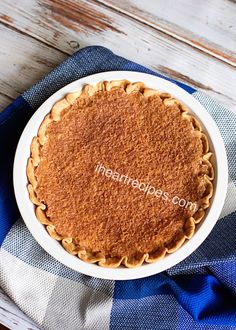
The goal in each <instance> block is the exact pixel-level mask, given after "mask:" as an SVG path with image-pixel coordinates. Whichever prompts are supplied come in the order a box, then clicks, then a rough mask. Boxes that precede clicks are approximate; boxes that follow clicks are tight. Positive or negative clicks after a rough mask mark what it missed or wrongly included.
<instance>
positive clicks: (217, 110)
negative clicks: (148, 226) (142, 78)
mask: <svg viewBox="0 0 236 330" xmlns="http://www.w3.org/2000/svg"><path fill="white" fill-rule="evenodd" d="M111 70H130V71H140V72H146V73H150V74H153V75H156V76H160V75H159V74H158V73H156V72H153V71H151V70H149V69H147V68H145V67H143V66H140V65H138V64H136V63H133V62H131V61H128V60H127V59H125V58H122V57H120V56H117V55H115V54H113V53H112V52H111V51H110V50H108V49H106V48H103V47H97V46H92V47H87V48H84V49H81V50H80V51H78V52H77V53H75V54H74V55H73V56H71V57H70V58H68V59H67V60H66V61H65V62H63V63H62V64H61V65H60V66H58V67H57V68H56V69H55V70H54V71H52V72H51V73H50V74H49V75H47V76H46V77H45V78H44V79H42V80H41V81H40V82H38V83H37V84H36V85H34V86H33V87H31V88H30V89H29V90H28V91H26V92H25V93H24V94H23V95H22V96H20V97H18V98H17V99H16V100H15V101H14V102H13V103H12V104H11V105H10V106H9V107H8V108H6V109H5V110H4V111H3V113H2V114H1V116H0V137H1V138H0V143H1V162H0V230H1V231H0V245H1V249H0V255H1V264H0V267H1V268H0V286H1V287H2V288H3V290H4V291H5V292H6V293H7V294H8V295H9V296H10V297H11V298H12V300H13V301H14V302H15V303H16V304H17V305H18V306H19V307H20V308H21V310H22V311H23V312H25V313H26V314H27V315H28V316H29V317H30V318H32V319H33V320H34V321H35V322H36V323H37V324H38V326H39V327H40V328H42V329H52V330H54V329H57V330H65V329H70V330H73V329H76V330H89V329H91V330H105V329H111V330H112V329H116V330H119V329H120V330H123V329H130V330H138V329H140V330H144V329H148V330H149V329H150V330H152V329H157V330H162V329H163V330H164V329H165V330H171V329H181V330H184V329H192V330H194V329H198V330H200V329H204V330H208V329H209V330H213V329H218V330H220V329H221V330H225V329H236V230H235V227H236V186H235V184H236V161H235V154H236V116H235V114H234V113H232V112H230V111H228V110H227V109H225V108H223V107H222V106H220V105H219V104H217V103H216V102H215V101H214V100H212V99H211V98H210V97H208V96H206V95H205V94H203V93H201V92H198V91H196V90H195V89H193V88H191V87H189V86H187V85H184V84H182V83H179V82H177V81H173V80H172V81H173V82H174V83H176V84H178V85H179V86H181V87H182V88H183V89H185V90H186V91H187V92H188V93H190V94H192V95H193V97H195V98H196V99H197V100H198V101H199V102H200V103H201V104H202V105H203V106H204V107H205V108H206V109H207V111H209V113H210V114H211V116H212V117H213V119H214V120H215V122H216V123H217V125H218V127H219V129H220V131H221V134H222V137H223V139H224V143H225V146H226V150H227V156H228V162H229V183H228V192H227V198H226V202H225V205H224V209H223V211H222V214H221V217H220V220H218V222H217V224H216V226H215V227H214V229H213V231H212V233H211V234H210V235H209V237H208V238H207V239H206V240H205V242H204V243H203V244H202V245H201V246H200V247H199V248H198V249H197V250H196V251H195V252H194V253H193V254H192V255H190V256H189V257H188V258H187V259H185V260H184V261H182V262H181V263H179V264H178V265H176V266H175V267H173V268H171V269H169V270H168V271H166V272H163V273H161V274H158V275H154V276H151V277H148V278H144V279H138V280H131V281H110V280H101V279H97V278H92V277H89V276H85V275H83V274H80V273H78V272H75V271H73V270H71V269H69V268H67V267H65V266H64V265H62V264H61V263H59V262H58V261H56V260H55V259H54V258H52V257H51V256H50V255H48V254H47V253H46V252H45V251H44V250H43V249H42V248H41V247H40V246H39V245H38V243H37V242H36V241H35V240H34V239H33V237H32V236H31V234H30V233H29V231H28V229H27V228H26V226H25V225H24V222H23V221H22V219H21V218H20V214H19V211H18V209H17V206H16V202H15V199H14V193H13V186H12V165H13V157H14V152H15V149H16V144H17V141H18V139H19V136H20V134H21V132H22V130H23V128H24V126H25V125H26V123H27V121H28V120H29V118H30V117H31V115H32V114H33V112H34V111H35V110H36V109H37V108H38V107H39V106H40V105H41V104H42V103H43V102H44V101H45V100H46V99H47V98H48V97H49V96H50V95H52V94H53V93H54V92H56V91H57V90H58V89H60V88H62V87H63V86H65V85H67V84H68V83H70V82H72V81H74V80H76V79H79V78H82V77H84V76H87V75H90V74H94V73H98V72H102V71H111ZM161 77H163V76H161ZM164 78H165V77H164ZM165 79H168V78H165ZM169 80H170V79H169ZM20 175H21V173H19V176H20ZM137 272H138V269H137Z"/></svg>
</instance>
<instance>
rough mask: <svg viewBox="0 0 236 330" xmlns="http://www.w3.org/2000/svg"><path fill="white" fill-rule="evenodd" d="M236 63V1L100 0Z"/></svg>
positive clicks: (220, 57) (177, 37)
mask: <svg viewBox="0 0 236 330" xmlns="http://www.w3.org/2000/svg"><path fill="white" fill-rule="evenodd" d="M98 1H99V2H100V3H103V4H106V5H107V6H109V7H112V8H114V9H116V10H119V11H120V12H122V13H124V14H125V15H128V16H130V17H132V18H135V19H136V20H138V21H140V22H144V23H145V24H148V25H150V26H152V27H154V28H155V29H157V30H159V31H162V32H165V33H166V34H168V35H170V36H172V37H174V38H176V39H177V40H181V41H183V42H185V43H187V44H189V45H191V46H193V47H195V48H197V49H200V50H203V51H204V52H205V53H208V54H210V55H212V56H214V57H216V58H219V59H221V60H222V61H225V62H227V63H230V64H232V65H234V66H236V4H235V3H234V2H233V1H229V0H217V1H215V0H198V1H195V0H179V1H175V0H158V1H156V0H149V1H143V0H119V1H117V0H98Z"/></svg>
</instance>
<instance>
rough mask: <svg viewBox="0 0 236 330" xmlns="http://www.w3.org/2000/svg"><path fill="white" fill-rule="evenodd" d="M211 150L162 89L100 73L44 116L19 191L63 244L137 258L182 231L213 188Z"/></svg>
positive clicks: (160, 252) (165, 248)
mask: <svg viewBox="0 0 236 330" xmlns="http://www.w3.org/2000/svg"><path fill="white" fill-rule="evenodd" d="M211 156H212V153H211V152H210V150H209V143H208V138H207V136H206V135H205V134H204V133H203V131H202V128H201V125H200V123H199V122H198V120H197V119H196V118H195V117H194V116H193V115H191V114H190V113H189V111H188V109H187V108H186V106H185V105H184V104H182V103H181V102H180V101H178V100H177V99H175V98H174V97H172V96H171V95H170V94H168V93H164V92H160V91H157V90H153V89H150V88H148V87H146V86H145V85H144V83H142V82H135V83H131V82H129V81H127V80H120V81H102V82H99V83H97V84H95V85H85V86H84V87H83V88H82V89H81V90H80V91H77V92H73V93H70V94H67V95H66V96H65V98H63V99H62V100H60V101H58V102H57V103H56V104H55V105H54V106H53V108H52V109H51V111H50V113H48V114H47V115H46V117H45V118H44V120H43V122H42V123H41V125H40V128H39V130H38V135H37V136H35V137H34V138H33V140H32V143H31V154H30V157H29V159H28V163H27V176H28V181H29V184H28V191H29V197H30V199H31V201H32V202H33V203H34V204H35V213H36V217H37V218H38V220H39V221H40V222H41V223H42V224H43V225H45V227H46V229H47V231H48V233H49V234H50V235H51V237H52V238H54V239H55V240H58V241H61V243H62V245H63V247H64V248H65V249H66V250H67V251H68V252H69V253H71V254H73V255H76V256H78V257H79V258H80V259H81V260H83V261H85V262H89V263H98V265H99V266H104V267H118V266H120V265H124V266H126V267H137V266H140V265H142V264H143V263H152V262H156V261H158V260H160V259H162V258H163V257H165V255H166V254H167V253H172V252H174V251H176V250H177V249H178V248H179V247H180V246H181V245H182V244H183V243H184V241H185V240H186V239H187V240H188V239H190V238H191V237H192V235H193V234H194V231H195V227H196V225H197V224H198V223H199V222H200V221H201V220H202V219H203V218H204V215H205V212H206V209H207V208H208V207H209V206H210V200H211V197H212V194H213V179H214V169H213V166H212V163H211Z"/></svg>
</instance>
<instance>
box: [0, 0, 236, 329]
mask: <svg viewBox="0 0 236 330" xmlns="http://www.w3.org/2000/svg"><path fill="white" fill-rule="evenodd" d="M0 38H1V39H0V40H1V47H0V68H1V70H0V110H3V109H4V107H5V106H7V105H8V104H9V103H10V102H11V101H12V100H13V99H14V98H16V97H17V96H18V95H19V94H21V93H22V92H23V91H24V90H26V89H27V88H28V87H30V86H31V85H32V84H34V83H35V82H36V81H37V80H39V79H40V78H42V77H43V76H44V75H45V74H46V73H48V72H49V71H50V70H52V69H53V68H55V67H56V66H57V65H58V64H59V63H60V62H61V61H63V60H64V59H65V58H66V57H67V56H68V55H70V54H72V53H73V52H75V51H77V50H78V49H80V48H82V47H84V46H88V45H102V46H105V47H108V48H110V49H111V50H112V51H114V52H115V53H118V54H120V55H122V56H124V57H127V58H129V59H131V60H134V61H136V62H139V63H141V64H143V65H145V66H147V67H149V68H151V69H153V70H157V71H159V72H160V73H163V74H165V75H167V76H170V77H172V78H175V79H178V80H180V81H183V82H185V83H187V84H190V85H192V86H193V87H196V88H198V89H200V90H202V91H204V92H206V93H207V94H208V95H210V96H212V97H214V98H215V99H217V100H218V101H219V102H220V103H221V104H223V105H225V106H226V107H228V108H230V109H232V110H234V111H235V112H236V70H235V67H236V2H235V0H198V1H196V0H179V1H175V0H149V1H148V0H146V1H145V0H92V1H91V0H90V1H86V0H20V1H19V0H1V1H0ZM0 323H3V324H5V325H6V326H8V327H9V328H11V329H20V330H24V329H37V326H36V325H33V324H32V322H31V321H30V320H28V319H27V317H26V316H24V315H23V314H21V313H20V312H19V311H18V310H17V308H16V307H15V306H12V305H11V303H10V302H9V301H8V299H7V297H3V294H2V293H0Z"/></svg>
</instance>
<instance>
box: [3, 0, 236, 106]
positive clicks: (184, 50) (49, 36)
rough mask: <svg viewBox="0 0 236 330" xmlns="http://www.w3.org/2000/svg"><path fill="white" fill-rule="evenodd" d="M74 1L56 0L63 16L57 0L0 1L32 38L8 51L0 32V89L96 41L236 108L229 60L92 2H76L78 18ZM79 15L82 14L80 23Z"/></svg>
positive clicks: (9, 19)
mask: <svg viewBox="0 0 236 330" xmlns="http://www.w3.org/2000/svg"><path fill="white" fill-rule="evenodd" d="M77 3H78V1H76V0H70V1H60V4H63V6H64V11H66V16H65V15H64V11H63V10H62V8H61V7H60V5H58V2H57V1H52V0H40V1H27V0H22V1H21V2H19V1H17V0H2V1H1V5H0V21H1V22H2V23H3V24H5V25H6V26H10V27H13V28H14V29H16V30H18V31H21V32H22V33H24V34H28V35H30V36H32V38H33V39H37V40H38V41H36V40H33V39H31V40H30V41H27V39H28V38H27V37H26V36H24V35H21V36H20V40H17V41H16V46H15V50H14V52H13V53H12V51H11V47H12V43H14V42H15V41H14V40H15V39H14V38H15V36H14V37H13V36H12V34H13V33H14V32H12V31H11V32H10V33H9V35H10V39H11V40H9V37H8V36H6V32H3V33H2V39H3V41H2V42H3V48H4V51H5V54H4V55H3V54H2V53H1V54H0V61H2V60H3V61H6V58H7V62H8V65H7V66H6V68H4V76H5V79H4V82H5V83H6V84H5V86H4V87H2V82H0V88H1V90H2V92H4V93H5V94H7V95H10V96H13V97H14V96H15V94H16V93H12V90H13V91H15V92H16V91H18V92H20V91H22V90H23V89H25V88H26V87H27V86H29V85H30V84H31V83H33V81H35V80H37V79H38V77H40V76H41V75H43V74H44V73H46V71H47V70H48V71H49V69H50V68H51V67H53V66H54V65H56V63H58V62H59V61H60V60H62V59H63V58H64V56H63V55H62V54H61V53H60V52H63V53H66V54H71V53H73V52H74V51H75V50H77V49H78V48H77V47H78V46H79V45H80V47H83V46H87V45H93V44H98V45H102V46H105V47H108V48H110V49H112V50H113V51H114V52H117V53H119V54H120V55H122V56H125V57H128V58H130V59H131V60H135V61H136V62H139V63H141V64H143V65H145V66H147V67H149V68H152V69H154V70H158V71H159V72H161V73H164V74H166V75H169V76H171V77H173V78H176V79H179V80H182V81H184V82H186V83H190V84H192V85H193V87H197V88H199V89H200V90H204V91H205V92H206V93H207V94H208V95H210V96H213V97H215V98H216V99H217V100H218V101H219V102H221V103H222V104H223V105H226V106H228V107H229V108H231V109H236V96H235V86H236V75H235V70H234V68H232V66H231V65H228V64H227V63H224V62H221V61H219V60H218V59H216V58H214V57H212V56H209V55H206V54H204V53H203V52H202V51H199V50H198V49H195V48H193V47H191V46H189V45H187V44H185V43H183V42H181V41H179V40H176V39H175V38H173V37H171V36H169V35H167V34H165V33H162V32H160V31H159V30H156V29H154V28H152V27H149V26H148V25H147V24H141V23H139V22H137V21H136V20H134V19H131V18H130V17H127V16H126V15H123V14H120V13H117V12H116V11H114V10H113V9H110V8H107V7H104V6H101V5H100V4H98V3H97V2H91V1H90V2H88V1H85V0H80V1H79V3H80V7H79V8H81V7H83V12H82V13H81V16H82V17H84V18H83V19H82V18H81V17H80V14H79V13H80V11H77V13H76V15H75V8H77ZM79 10H81V9H79ZM85 16H86V17H88V18H86V19H87V22H86V23H85V20H86V19H85ZM93 17H97V19H96V20H95V21H94V22H93V23H92V22H91V20H92V18H93ZM88 22H90V23H88ZM104 27H105V28H104ZM0 32H1V31H0ZM11 36H12V37H11ZM39 41H41V42H42V43H44V45H42V44H41V43H39ZM32 45H33V46H32ZM47 45H50V46H53V47H54V48H56V49H57V50H59V51H60V52H58V51H56V50H53V49H52V48H51V47H50V48H48V47H47ZM27 48H29V49H27ZM32 48H33V49H32ZM19 57H20V60H22V61H21V62H20V64H19V65H21V66H22V69H23V73H20V79H17V80H16V79H15V74H16V72H19V70H18V71H17V70H14V68H13V64H14V63H15V62H19ZM39 57H40V60H39V59H38V58H39ZM44 61H45V62H44ZM47 61H49V63H50V64H48V63H47ZM22 62H24V63H25V64H23V63H22ZM9 63H10V64H9ZM44 63H45V64H44ZM9 65H10V67H9ZM32 71H33V72H34V74H32ZM13 73H14V74H13ZM13 77H14V78H13Z"/></svg>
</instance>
